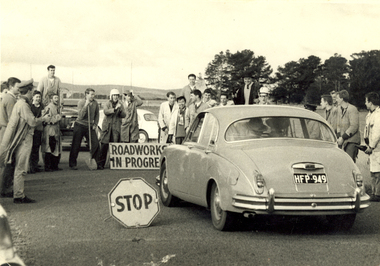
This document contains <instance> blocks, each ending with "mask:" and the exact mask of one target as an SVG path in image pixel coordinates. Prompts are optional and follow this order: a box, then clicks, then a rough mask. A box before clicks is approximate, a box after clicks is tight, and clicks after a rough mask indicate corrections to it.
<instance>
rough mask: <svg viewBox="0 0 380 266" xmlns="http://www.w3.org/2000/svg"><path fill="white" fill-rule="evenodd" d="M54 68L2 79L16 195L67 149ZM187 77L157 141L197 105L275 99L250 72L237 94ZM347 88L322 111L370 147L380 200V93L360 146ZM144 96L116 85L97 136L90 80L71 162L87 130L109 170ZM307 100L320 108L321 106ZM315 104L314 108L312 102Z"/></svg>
mask: <svg viewBox="0 0 380 266" xmlns="http://www.w3.org/2000/svg"><path fill="white" fill-rule="evenodd" d="M47 70H48V75H47V77H44V78H42V79H41V81H40V82H39V84H38V86H37V89H34V86H33V79H31V80H28V81H20V80H19V79H17V78H14V77H11V78H9V79H8V81H7V82H5V83H3V84H2V86H1V97H0V127H1V128H0V195H1V197H13V201H14V203H33V202H35V200H33V199H30V198H29V197H27V196H26V195H25V193H24V177H25V175H26V174H27V173H31V174H33V173H36V172H40V171H43V170H42V169H41V168H40V167H41V166H39V165H38V162H39V158H40V153H41V155H42V158H43V160H44V171H45V172H51V171H59V170H62V169H61V168H59V161H60V157H61V152H62V142H61V132H60V120H61V119H62V114H61V102H62V99H61V98H60V96H61V94H60V88H61V87H60V86H61V81H60V79H59V78H57V77H56V76H55V66H53V65H50V66H48V67H47ZM188 81H189V84H188V85H186V86H185V87H184V88H183V89H182V91H181V93H180V95H179V96H178V97H177V96H176V94H175V93H174V92H168V93H167V95H166V96H167V101H165V102H163V103H162V104H161V105H160V109H159V114H158V125H159V142H160V143H176V144H181V143H182V142H183V140H184V139H185V136H186V133H187V131H188V130H189V126H190V125H191V124H192V122H193V120H194V119H195V117H196V116H197V114H198V113H200V112H202V111H204V110H206V109H208V108H213V107H216V106H219V107H225V106H231V105H252V104H272V100H271V97H270V91H269V89H268V87H265V86H264V87H262V86H261V85H260V84H259V83H258V82H254V80H253V78H252V76H246V77H244V86H242V88H240V89H239V90H237V91H236V92H235V93H234V94H233V95H228V94H226V93H223V92H222V93H221V95H220V96H219V97H218V98H216V95H215V93H214V91H213V89H211V88H207V87H206V86H205V83H204V82H203V83H202V82H198V83H197V77H196V75H195V74H190V75H188ZM348 100H349V94H348V92H347V91H346V90H341V91H338V92H335V91H332V92H331V93H330V94H326V95H322V96H321V103H320V104H321V107H322V108H323V109H324V118H325V119H326V121H327V122H328V123H329V124H330V126H331V127H332V128H333V130H334V131H335V133H336V136H337V138H338V140H337V143H338V145H339V147H340V148H342V149H343V150H344V151H345V152H346V153H347V154H348V155H349V156H350V157H351V158H352V160H353V161H354V162H355V161H356V158H357V155H358V149H359V148H361V149H363V151H364V152H365V153H366V154H368V155H369V158H370V172H371V178H372V184H371V187H372V191H371V193H372V195H371V201H380V143H379V142H380V128H379V127H380V111H379V104H380V100H379V95H378V94H377V93H375V92H371V93H368V94H367V95H366V96H365V104H366V106H367V109H368V110H369V113H368V115H367V118H366V127H365V131H364V140H365V144H366V145H365V146H360V141H361V138H360V131H359V111H358V109H357V108H356V107H355V106H353V105H351V104H350V103H349V102H348ZM142 104H143V101H142V100H141V99H140V98H139V97H138V96H137V95H134V94H133V91H129V92H127V93H124V94H120V92H119V91H118V90H117V89H112V90H111V91H110V99H109V101H107V102H106V103H105V105H104V115H105V117H104V120H103V122H102V127H101V134H100V138H99V139H98V137H97V134H96V128H97V127H98V123H99V110H100V106H99V103H98V102H97V101H96V100H95V90H94V89H92V88H87V89H86V90H85V97H84V99H81V100H79V101H78V117H77V119H76V121H75V123H74V127H73V139H72V144H71V150H70V155H69V167H70V169H71V170H77V169H78V167H77V158H78V154H79V151H80V147H81V143H82V140H83V137H85V138H86V139H87V141H88V144H89V147H90V154H91V159H94V160H95V161H96V169H98V170H103V169H104V166H105V163H106V159H107V152H108V150H109V143H111V142H124V143H136V142H138V139H139V126H138V117H137V107H139V106H141V105H142ZM305 107H307V108H309V109H312V110H315V108H316V106H313V105H310V104H306V105H305ZM310 107H311V108H310Z"/></svg>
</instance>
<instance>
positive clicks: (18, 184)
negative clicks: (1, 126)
mask: <svg viewBox="0 0 380 266" xmlns="http://www.w3.org/2000/svg"><path fill="white" fill-rule="evenodd" d="M18 87H19V92H20V96H19V99H18V100H17V102H16V104H15V106H14V108H13V111H12V115H11V117H10V119H9V123H8V126H7V129H6V130H5V132H4V136H3V140H2V142H1V144H0V167H5V165H6V164H11V163H12V161H13V160H14V161H15V166H16V167H15V172H14V177H13V202H14V203H16V204H21V203H34V202H35V200H32V199H30V198H28V197H27V196H25V194H24V176H25V175H26V173H27V171H28V166H29V158H30V153H31V150H32V145H33V133H34V128H35V127H36V126H37V125H38V124H40V123H42V122H43V121H45V122H46V121H47V116H44V117H40V118H36V117H35V116H34V115H33V113H32V111H31V108H30V101H31V99H32V97H33V92H32V89H33V79H31V80H28V81H23V82H21V83H20V84H19V86H18Z"/></svg>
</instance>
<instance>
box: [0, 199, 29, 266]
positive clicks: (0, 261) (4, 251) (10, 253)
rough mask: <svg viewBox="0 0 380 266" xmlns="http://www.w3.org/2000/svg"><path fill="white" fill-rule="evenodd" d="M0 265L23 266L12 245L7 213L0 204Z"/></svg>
mask: <svg viewBox="0 0 380 266" xmlns="http://www.w3.org/2000/svg"><path fill="white" fill-rule="evenodd" d="M0 265H14V266H25V264H24V262H23V261H22V259H21V258H20V257H19V256H18V255H17V253H16V249H15V247H14V246H13V239H12V233H11V228H10V226H9V222H8V217H7V213H6V212H5V210H4V208H3V206H1V205H0Z"/></svg>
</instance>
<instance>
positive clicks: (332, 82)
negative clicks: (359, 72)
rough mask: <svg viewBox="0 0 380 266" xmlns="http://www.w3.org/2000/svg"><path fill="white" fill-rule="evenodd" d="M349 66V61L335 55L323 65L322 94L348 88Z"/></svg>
mask: <svg viewBox="0 0 380 266" xmlns="http://www.w3.org/2000/svg"><path fill="white" fill-rule="evenodd" d="M348 73H349V66H348V64H347V59H346V58H344V57H342V56H341V55H338V54H336V53H335V54H334V56H331V57H330V58H329V59H327V60H325V63H324V64H323V65H322V77H323V81H324V84H323V88H321V89H322V91H321V93H328V92H330V91H332V90H335V91H340V90H343V89H347V88H348V79H347V78H348Z"/></svg>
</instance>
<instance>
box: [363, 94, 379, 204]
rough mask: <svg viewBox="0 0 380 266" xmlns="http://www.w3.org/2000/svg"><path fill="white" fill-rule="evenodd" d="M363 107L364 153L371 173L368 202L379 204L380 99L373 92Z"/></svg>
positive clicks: (368, 95)
mask: <svg viewBox="0 0 380 266" xmlns="http://www.w3.org/2000/svg"><path fill="white" fill-rule="evenodd" d="M365 105H366V107H367V109H368V111H369V112H368V115H367V117H366V126H365V129H364V141H365V143H366V145H367V150H366V151H365V153H367V154H369V161H370V165H369V170H370V172H371V179H372V180H371V181H372V182H371V187H372V195H371V198H370V201H376V202H380V108H379V105H380V99H379V95H378V94H377V93H375V92H370V93H367V94H366V95H365Z"/></svg>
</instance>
